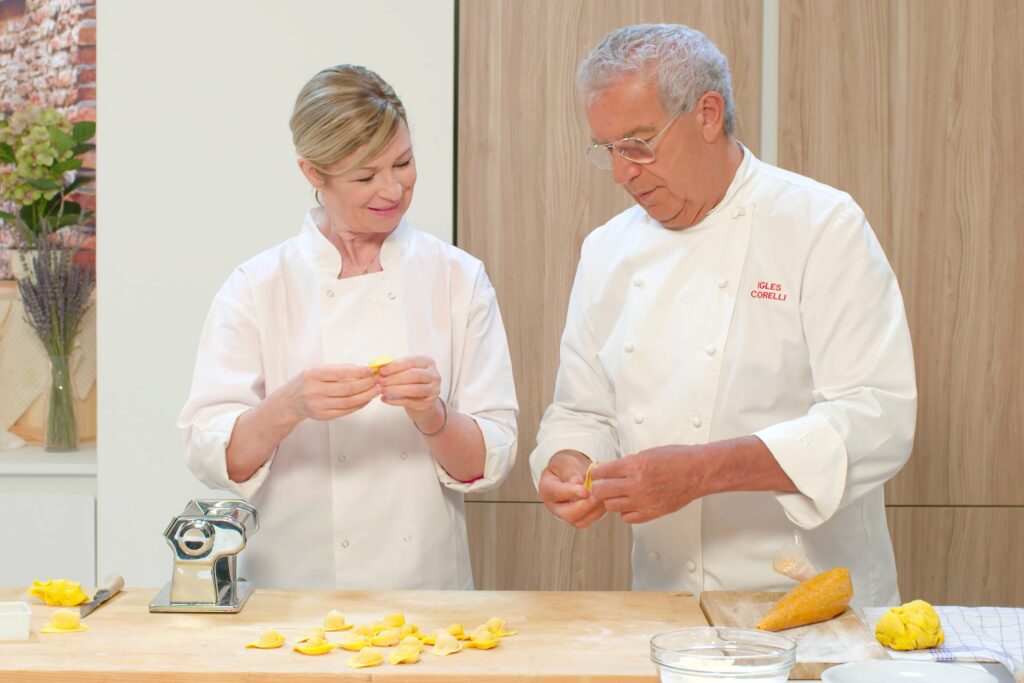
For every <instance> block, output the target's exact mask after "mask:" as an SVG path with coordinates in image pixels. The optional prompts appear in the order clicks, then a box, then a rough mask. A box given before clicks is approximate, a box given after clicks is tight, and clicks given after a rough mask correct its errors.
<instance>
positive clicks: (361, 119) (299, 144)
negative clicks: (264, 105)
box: [289, 64, 408, 174]
mask: <svg viewBox="0 0 1024 683" xmlns="http://www.w3.org/2000/svg"><path fill="white" fill-rule="evenodd" d="M403 123H404V124H405V125H406V126H408V121H407V120H406V117H405V106H404V105H403V104H402V101H401V100H400V99H398V95H396V94H395V91H394V89H393V88H392V87H391V86H390V85H388V84H387V82H385V80H384V79H383V78H381V77H380V76H378V75H377V74H375V73H374V72H373V71H370V70H369V69H367V68H366V67H362V66H354V65H352V64H342V65H341V66H334V67H331V68H329V69H324V70H323V71H321V72H320V73H318V74H317V75H316V76H313V78H311V79H309V82H308V83H306V85H304V86H303V87H302V90H301V91H300V92H299V96H298V98H296V100H295V110H294V111H293V112H292V118H291V121H290V122H289V125H290V126H291V129H292V141H293V142H294V143H295V153H296V154H298V155H299V156H300V157H302V158H304V159H307V160H308V161H309V162H310V163H311V164H312V165H313V167H314V168H316V169H317V170H318V171H320V172H321V173H325V174H326V173H328V172H329V171H328V169H330V168H331V166H333V165H335V164H336V163H338V161H340V160H341V159H344V158H345V157H347V156H349V155H351V154H353V153H354V152H355V151H356V150H358V149H360V148H363V151H362V155H361V157H360V158H359V159H357V160H356V162H355V163H354V164H352V166H351V168H359V167H360V166H362V164H363V163H364V162H366V161H367V160H368V159H372V158H373V157H375V156H377V155H378V154H380V153H381V152H383V151H384V149H385V148H386V147H387V146H388V145H389V144H390V143H391V140H392V139H393V138H394V137H395V134H396V133H397V132H398V129H399V127H400V126H401V124H403ZM346 170H348V169H346Z"/></svg>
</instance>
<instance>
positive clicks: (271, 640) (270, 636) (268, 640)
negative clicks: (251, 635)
mask: <svg viewBox="0 0 1024 683" xmlns="http://www.w3.org/2000/svg"><path fill="white" fill-rule="evenodd" d="M282 645H284V636H282V635H281V634H280V633H278V632H277V631H275V630H274V629H272V628H271V629H267V630H266V631H264V632H263V635H261V636H260V637H259V639H258V640H254V641H253V642H251V643H246V644H245V646H246V647H254V648H257V649H259V650H273V649H274V648H276V647H281V646H282Z"/></svg>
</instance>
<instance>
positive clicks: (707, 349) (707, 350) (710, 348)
mask: <svg viewBox="0 0 1024 683" xmlns="http://www.w3.org/2000/svg"><path fill="white" fill-rule="evenodd" d="M717 350H718V348H717V347H716V346H715V345H714V344H708V345H707V346H705V347H704V353H706V354H708V355H709V356H713V355H715V351H717Z"/></svg>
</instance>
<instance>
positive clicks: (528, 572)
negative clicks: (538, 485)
mask: <svg viewBox="0 0 1024 683" xmlns="http://www.w3.org/2000/svg"><path fill="white" fill-rule="evenodd" d="M466 526H467V530H468V532H469V537H470V555H471V559H472V562H473V577H474V580H475V582H476V587H477V588H478V589H483V590H532V591H535V590H557V591H565V590H629V588H630V582H631V581H632V569H631V567H630V550H631V548H632V545H633V537H632V533H631V531H630V527H629V525H627V524H625V523H623V522H622V521H621V520H620V519H619V517H618V516H617V515H606V516H605V517H604V518H603V519H602V520H600V521H599V522H597V523H596V524H594V525H593V526H591V527H590V528H588V529H582V530H580V529H576V528H574V527H572V526H570V525H569V524H566V523H565V522H563V521H561V520H559V519H556V518H555V517H554V515H552V514H551V513H549V512H548V511H547V508H545V507H544V506H543V505H542V504H540V503H493V502H482V501H481V502H473V501H470V502H467V503H466Z"/></svg>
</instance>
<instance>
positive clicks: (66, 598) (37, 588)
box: [28, 579, 89, 607]
mask: <svg viewBox="0 0 1024 683" xmlns="http://www.w3.org/2000/svg"><path fill="white" fill-rule="evenodd" d="M28 593H29V595H32V596H34V597H37V598H39V599H40V600H42V601H43V602H45V603H46V604H47V605H50V606H51V607H74V606H75V605H81V604H82V603H83V602H85V601H86V600H88V599H89V596H88V595H86V594H85V591H83V590H82V584H80V583H78V582H77V581H68V580H67V579H50V580H49V581H33V582H32V585H31V586H30V587H29V589H28Z"/></svg>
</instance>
